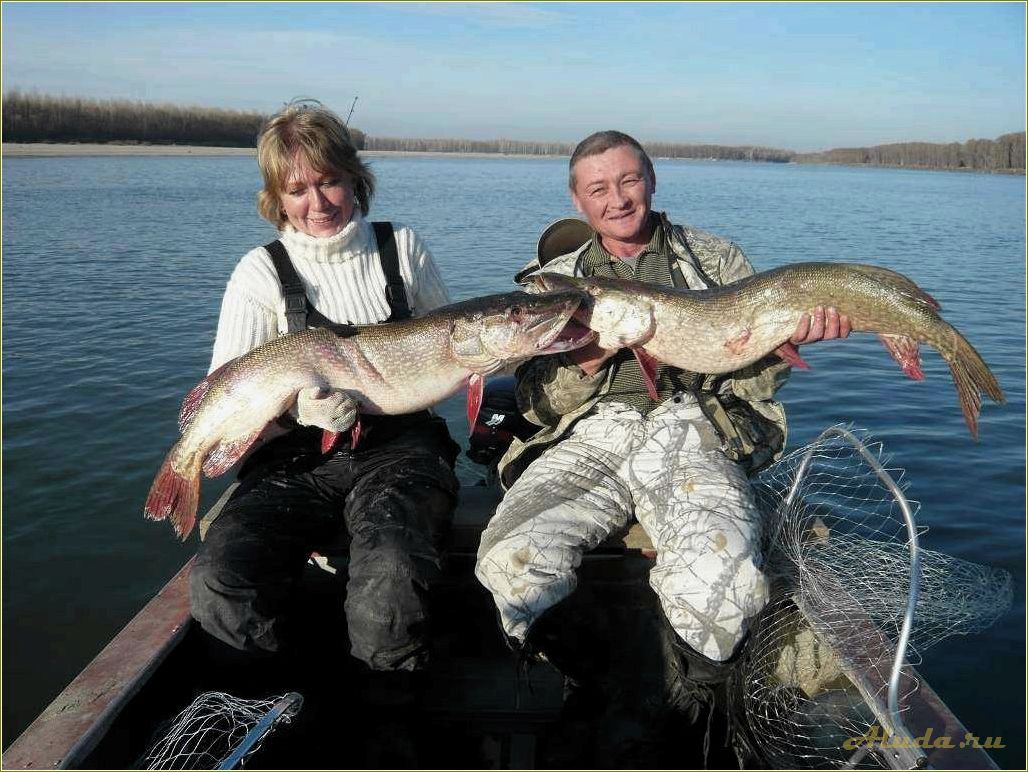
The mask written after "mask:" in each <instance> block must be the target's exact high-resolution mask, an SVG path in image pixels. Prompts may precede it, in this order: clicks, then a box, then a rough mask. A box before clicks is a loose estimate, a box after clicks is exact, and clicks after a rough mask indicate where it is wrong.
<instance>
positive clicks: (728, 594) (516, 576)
mask: <svg viewBox="0 0 1028 772" xmlns="http://www.w3.org/2000/svg"><path fill="white" fill-rule="evenodd" d="M633 515H634V516H635V518H636V519H637V520H638V521H639V523H640V524H641V525H642V527H643V529H644V530H645V531H646V533H647V534H648V535H649V537H650V539H651V541H652V542H653V546H654V548H655V550H656V553H657V558H656V565H655V566H654V567H653V569H652V570H651V571H650V586H651V587H653V589H654V590H655V591H656V593H657V595H658V597H659V598H660V602H661V605H662V607H663V609H664V613H665V614H666V615H667V618H668V620H669V621H670V622H671V626H672V627H673V628H674V630H675V631H676V633H677V634H678V635H679V637H681V639H682V640H683V641H685V643H686V644H688V645H689V646H690V647H692V648H693V649H695V650H696V651H698V652H700V653H701V654H703V655H704V656H706V657H708V658H710V659H713V660H717V661H724V660H726V659H728V658H729V657H731V655H732V652H733V651H734V649H735V647H736V644H738V643H739V641H740V640H741V639H742V637H743V635H744V634H745V632H746V628H745V625H746V620H747V619H748V618H749V617H751V616H752V615H754V614H755V613H757V612H758V611H760V609H761V608H763V606H764V604H765V603H766V601H767V595H768V588H767V579H766V578H765V576H764V575H763V574H762V573H761V570H760V566H761V555H760V531H761V528H760V526H761V524H760V516H759V513H758V511H757V506H756V502H755V499H754V496H753V493H752V490H751V488H750V484H749V482H748V480H747V478H746V474H745V472H744V471H743V469H742V468H741V467H740V466H739V465H738V464H736V463H734V462H733V461H730V460H729V459H728V458H727V457H725V455H724V454H723V453H722V452H721V451H720V450H719V443H718V440H717V438H716V435H715V432H714V429H713V427H712V426H711V425H710V423H709V422H708V421H707V419H706V418H705V417H704V416H703V414H702V412H701V411H700V409H699V407H698V406H697V405H696V403H695V401H694V400H693V399H692V397H690V396H676V397H674V398H672V399H671V400H668V401H667V402H665V403H663V404H662V405H660V406H658V407H657V408H655V409H654V410H653V411H652V412H651V413H650V414H649V415H648V416H645V417H644V416H642V415H641V414H640V413H639V412H638V411H636V410H634V409H632V408H629V407H627V406H626V405H623V404H620V403H603V404H600V405H598V406H597V408H596V410H595V412H594V413H592V414H591V415H589V416H587V417H585V418H583V419H582V420H580V421H579V422H578V423H577V424H576V425H575V426H574V428H573V430H572V432H571V434H570V435H569V436H568V437H566V438H565V439H563V440H562V441H561V442H559V443H557V444H556V445H554V446H553V447H551V448H549V449H547V450H546V451H545V452H544V453H543V455H542V456H540V457H539V458H538V459H536V460H535V461H534V462H533V463H532V464H531V465H530V466H529V467H528V468H527V469H526V470H525V472H524V473H523V474H522V476H521V477H520V478H518V480H517V482H515V484H514V485H513V486H512V487H511V488H510V490H509V491H508V492H507V495H506V496H505V497H504V499H503V501H502V502H501V504H500V506H499V507H498V508H497V510H496V514H495V515H494V516H493V518H492V520H490V521H489V524H488V526H487V527H486V529H485V531H484V532H483V534H482V541H481V544H480V546H479V550H478V562H477V565H476V567H475V575H476V576H477V577H478V579H479V581H480V582H481V583H482V584H483V585H485V587H486V588H487V589H488V590H489V591H490V592H491V593H492V595H493V599H494V601H495V603H496V606H497V608H498V610H499V614H500V621H501V624H502V625H503V629H504V632H505V633H506V634H507V635H509V636H512V637H514V638H516V639H517V640H518V641H521V642H523V641H524V639H525V636H526V635H527V634H528V630H529V628H530V627H531V626H532V624H533V623H534V622H535V620H536V619H538V618H539V616H540V615H541V614H542V613H543V612H544V611H546V610H547V609H548V608H550V607H552V606H554V605H555V604H557V603H558V602H560V601H561V600H563V599H564V598H566V597H567V596H568V595H570V594H571V593H572V592H573V591H574V589H575V586H576V583H577V577H576V575H575V570H576V569H577V568H578V566H579V564H580V563H581V561H582V555H583V553H585V552H587V551H589V550H591V549H593V548H595V547H597V546H598V545H600V544H601V543H602V542H603V541H604V540H606V539H607V538H608V537H609V536H611V535H612V534H614V533H617V532H619V531H623V530H624V529H626V528H627V527H628V525H629V524H630V523H631V520H632V517H633Z"/></svg>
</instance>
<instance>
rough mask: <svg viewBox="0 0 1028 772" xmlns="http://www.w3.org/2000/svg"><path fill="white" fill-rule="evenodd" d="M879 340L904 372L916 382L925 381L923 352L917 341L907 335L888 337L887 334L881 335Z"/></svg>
mask: <svg viewBox="0 0 1028 772" xmlns="http://www.w3.org/2000/svg"><path fill="white" fill-rule="evenodd" d="M878 340H880V341H881V342H882V345H883V346H885V350H886V351H888V352H889V354H891V355H892V358H893V359H895V360H896V361H897V362H898V363H899V366H900V367H902V368H903V372H905V373H906V374H907V375H908V376H909V377H910V378H913V379H914V380H915V381H923V380H924V371H923V370H922V369H921V352H920V351H919V350H918V344H917V341H916V340H914V339H913V338H908V337H907V336H906V335H888V334H886V333H881V334H879V335H878Z"/></svg>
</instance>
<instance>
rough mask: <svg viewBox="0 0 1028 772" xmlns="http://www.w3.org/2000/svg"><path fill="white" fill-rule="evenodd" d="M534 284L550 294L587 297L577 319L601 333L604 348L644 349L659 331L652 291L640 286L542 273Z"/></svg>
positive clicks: (600, 278) (605, 279)
mask: <svg viewBox="0 0 1028 772" xmlns="http://www.w3.org/2000/svg"><path fill="white" fill-rule="evenodd" d="M533 280H534V282H535V287H536V288H537V289H540V290H543V291H546V292H553V291H558V290H562V291H568V290H577V291H578V292H581V293H583V294H584V295H585V297H586V301H585V302H584V303H582V304H581V306H580V307H579V309H578V310H577V311H576V312H575V319H576V320H578V321H579V322H581V323H582V324H584V325H586V326H587V327H588V328H589V329H591V330H593V331H594V332H596V333H597V336H598V339H597V343H598V344H599V345H600V346H601V347H602V348H607V349H617V348H624V347H626V346H641V345H644V344H645V343H646V341H648V340H649V339H650V338H652V337H653V333H654V332H655V331H656V328H657V324H656V318H655V316H654V305H653V301H652V300H651V298H650V295H649V292H648V288H647V287H646V286H645V285H643V284H640V283H639V282H633V281H623V280H620V279H607V278H604V277H601V276H565V275H564V274H558V273H539V274H536V275H535V276H534V277H533Z"/></svg>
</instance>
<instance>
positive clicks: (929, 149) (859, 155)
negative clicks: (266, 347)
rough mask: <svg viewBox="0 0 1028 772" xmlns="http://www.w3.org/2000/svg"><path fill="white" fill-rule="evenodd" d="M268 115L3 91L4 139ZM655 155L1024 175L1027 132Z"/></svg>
mask: <svg viewBox="0 0 1028 772" xmlns="http://www.w3.org/2000/svg"><path fill="white" fill-rule="evenodd" d="M267 118H268V116H267V115H263V114H261V113H257V112H244V111H239V110H222V109H217V108H205V107H181V106H177V105H162V104H151V103H146V102H131V101H127V100H95V99H77V98H74V97H53V96H46V95H39V94H25V93H22V92H20V91H17V90H13V91H10V92H8V93H7V94H4V97H3V139H4V141H5V142H101V143H102V142H122V143H141V144H179V145H215V146H222V147H255V145H256V141H257V133H258V132H259V131H260V128H261V126H262V125H263V123H264V121H265V120H267ZM350 133H351V135H352V136H353V139H354V144H356V146H357V148H358V149H361V150H401V151H407V152H436V153H498V154H505V155H558V156H568V155H571V152H572V150H573V149H574V146H573V145H572V144H571V143H568V142H539V141H526V140H516V139H493V140H476V139H417V138H395V137H373V136H366V135H365V134H364V132H362V131H360V130H359V129H355V128H351V129H350ZM643 144H644V147H645V148H646V150H647V152H649V153H650V155H652V156H653V157H655V158H698V159H717V160H730V161H769V162H774V163H788V162H790V161H795V162H797V163H827V164H864V165H868V166H902V167H910V168H918V169H975V170H980V171H1012V172H1019V173H1022V174H1023V173H1024V169H1025V132H1023V131H1021V132H1015V133H1012V134H1004V135H1003V136H1001V137H998V138H997V139H994V140H992V139H971V140H968V141H967V142H963V143H960V142H950V143H947V144H936V143H931V142H900V143H896V144H890V145H876V146H873V147H856V148H835V149H833V150H825V151H823V152H818V153H794V152H793V151H791V150H779V149H777V148H771V147H760V146H751V145H745V146H728V145H709V144H703V145H693V144H683V143H676V142H647V143H643Z"/></svg>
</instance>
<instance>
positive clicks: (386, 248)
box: [371, 222, 411, 322]
mask: <svg viewBox="0 0 1028 772" xmlns="http://www.w3.org/2000/svg"><path fill="white" fill-rule="evenodd" d="M371 225H372V227H373V228H374V229H375V241H377V242H378V254H379V256H380V257H381V259H382V272H383V273H384V274H385V280H386V288H385V295H386V301H387V302H388V303H389V319H387V320H386V321H389V322H395V321H399V320H400V319H409V318H410V316H411V307H410V304H409V303H408V302H407V288H406V286H405V285H404V283H403V277H402V276H401V275H400V255H399V253H398V252H397V251H396V234H395V233H393V224H392V223H391V222H373V223H371Z"/></svg>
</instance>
